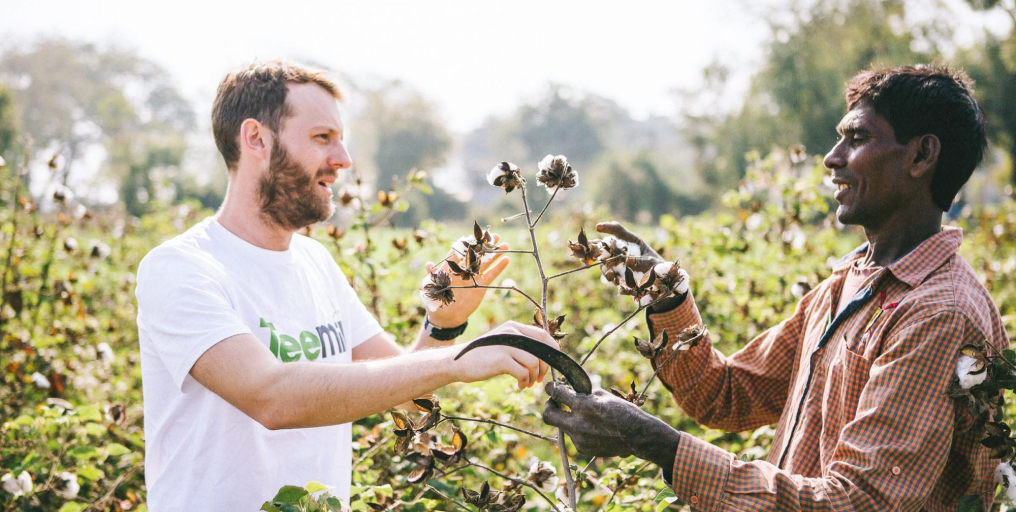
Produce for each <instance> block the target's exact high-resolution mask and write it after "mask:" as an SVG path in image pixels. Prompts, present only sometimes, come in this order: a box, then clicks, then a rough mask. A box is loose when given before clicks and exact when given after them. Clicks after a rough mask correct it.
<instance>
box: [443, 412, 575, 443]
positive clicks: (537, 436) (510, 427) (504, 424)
mask: <svg viewBox="0 0 1016 512" xmlns="http://www.w3.org/2000/svg"><path fill="white" fill-rule="evenodd" d="M444 420H452V421H472V422H476V423H486V424H488V425H497V426H499V427H504V428H507V429H511V430H514V431H516V432H521V433H523V434H527V435H530V436H533V437H536V438H539V439H543V440H544V441H550V442H552V443H556V442H557V438H555V437H547V436H545V435H542V434H537V433H536V432H530V431H528V430H525V429H522V428H519V427H516V426H513V425H509V424H507V423H501V422H499V421H494V420H487V419H482V418H463V417H459V416H444V419H442V420H441V421H444Z"/></svg>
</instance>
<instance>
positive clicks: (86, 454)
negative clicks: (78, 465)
mask: <svg viewBox="0 0 1016 512" xmlns="http://www.w3.org/2000/svg"><path fill="white" fill-rule="evenodd" d="M68 453H69V454H70V456H71V457H74V458H75V459H78V460H88V459H98V458H99V456H100V455H101V454H100V453H99V450H96V449H95V447H94V446H79V447H77V448H75V449H73V450H71V451H70V452H68Z"/></svg>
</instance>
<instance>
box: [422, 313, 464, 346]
mask: <svg viewBox="0 0 1016 512" xmlns="http://www.w3.org/2000/svg"><path fill="white" fill-rule="evenodd" d="M468 325H469V322H462V324H461V325H455V326H450V327H444V326H441V325H435V324H434V323H433V322H431V321H430V317H429V316H427V317H425V318H424V321H423V328H422V329H423V333H424V334H426V335H427V336H430V337H431V338H434V339H435V340H438V341H452V340H454V339H455V338H457V337H459V336H461V335H462V333H463V332H465V331H466V327H467V326H468Z"/></svg>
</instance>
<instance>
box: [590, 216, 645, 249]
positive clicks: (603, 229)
mask: <svg viewBox="0 0 1016 512" xmlns="http://www.w3.org/2000/svg"><path fill="white" fill-rule="evenodd" d="M596 231H599V232H600V233H606V234H608V235H613V236H615V237H617V238H620V239H621V240H624V241H625V242H632V243H636V244H637V243H640V242H642V239H641V238H639V236H638V235H636V234H635V233H632V232H631V231H628V228H626V227H624V225H622V224H621V223H620V222H617V221H610V222H601V223H599V224H597V225H596Z"/></svg>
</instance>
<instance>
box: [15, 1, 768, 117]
mask: <svg viewBox="0 0 1016 512" xmlns="http://www.w3.org/2000/svg"><path fill="white" fill-rule="evenodd" d="M764 3H765V2H763V3H762V4H764ZM748 4H751V5H753V6H756V7H751V8H748V7H746V6H747V5H748ZM153 5H162V6H167V7H153ZM758 5H760V3H759V2H747V0H714V1H712V2H690V1H671V2H624V3H622V2H616V1H613V2H595V1H583V2H577V1H550V0H544V1H541V2H533V1H515V0H513V1H511V2H496V3H495V2H475V1H473V2H465V1H463V2H451V1H450V2H436V1H435V2H425V1H419V0H418V1H373V2H336V1H332V2H326V1H316V0H315V1H305V2H294V3H292V4H287V3H285V2H280V1H278V0H275V1H271V2H266V1H261V0H251V1H248V2H243V3H233V2H229V3H227V2H216V1H205V2H193V1H174V2H171V3H158V4H155V3H152V2H145V1H136V0H134V1H119V0H116V1H95V2H83V1H80V0H78V1H74V2H49V1H17V0H15V1H10V0H3V1H0V6H2V7H3V8H2V9H0V11H2V12H3V15H2V17H0V36H2V37H0V41H8V42H10V41H15V42H21V41H31V40H32V39H33V38H35V37H39V36H60V37H66V38H71V39H79V40H86V41H94V42H99V43H105V44H110V43H112V44H117V45H119V46H122V47H127V48H132V49H135V50H137V51H138V53H139V54H141V55H142V56H144V57H146V58H149V59H152V60H154V61H156V62H158V63H160V64H161V65H163V66H164V67H165V68H166V69H167V70H168V71H169V72H170V73H171V74H172V75H173V76H174V77H175V78H176V79H177V81H178V82H177V83H178V86H179V87H180V89H181V90H182V91H183V92H184V94H185V95H186V96H187V97H188V99H190V100H191V101H193V102H194V103H195V105H196V106H197V107H198V109H199V110H198V112H199V115H201V116H202V117H204V113H205V112H207V110H208V108H210V105H211V99H212V97H213V95H214V91H215V86H216V85H217V84H218V82H219V80H220V79H221V78H222V76H223V75H224V74H225V73H226V72H227V71H229V70H230V69H233V68H236V67H239V66H242V65H245V64H247V63H250V62H251V61H253V60H255V59H259V60H269V59H275V58H292V59H296V60H312V61H314V62H318V63H321V64H323V65H327V66H328V67H330V68H332V69H335V70H337V71H340V72H342V73H345V74H347V75H348V76H351V77H353V78H354V79H355V80H363V81H370V80H378V79H401V80H404V81H405V82H407V83H409V84H410V85H412V86H413V87H416V88H418V89H419V90H421V91H422V92H423V93H424V94H425V95H426V96H427V97H428V98H431V99H432V100H433V101H435V103H436V104H437V105H438V107H439V110H440V112H441V114H442V116H443V117H444V120H445V121H446V122H447V123H448V125H449V127H450V128H452V129H453V130H454V131H456V132H460V133H462V132H466V131H468V130H470V129H472V128H474V127H475V126H477V125H479V124H480V123H481V122H482V121H483V119H484V118H486V117H487V116H489V115H491V114H502V113H506V112H510V111H511V110H512V109H513V108H514V107H516V106H517V105H518V104H519V103H521V102H523V101H525V100H527V99H529V98H532V97H535V96H536V95H537V94H538V93H539V92H540V91H541V90H542V88H543V87H544V86H545V84H547V83H548V82H556V83H561V84H565V85H569V86H573V87H575V88H577V89H580V90H584V91H591V92H595V93H598V94H601V95H604V96H607V97H610V98H613V99H615V100H616V101H618V102H619V103H620V104H621V105H623V106H625V107H627V108H628V109H629V110H631V111H632V113H633V114H635V115H636V116H637V117H644V116H646V115H649V114H660V115H672V114H673V113H674V112H673V111H674V108H675V103H674V100H673V97H672V95H671V91H672V90H673V89H674V88H675V87H690V86H693V85H694V84H696V83H697V82H698V80H699V76H700V70H701V69H702V68H703V67H704V66H705V65H707V64H708V63H709V62H710V61H711V60H713V59H714V58H716V57H722V58H724V59H726V60H729V61H734V62H738V63H742V64H750V63H751V62H753V61H755V60H757V59H758V57H759V56H760V52H761V50H760V48H759V47H760V43H761V42H762V41H763V39H764V37H765V36H766V33H767V30H766V27H765V24H764V23H763V22H762V21H760V18H759V16H758V15H759V13H760V12H761V11H760V9H761V8H760V7H757V6H758ZM170 6H171V7H170ZM291 6H292V7H291ZM8 44H9V43H8Z"/></svg>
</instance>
